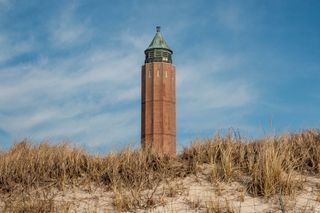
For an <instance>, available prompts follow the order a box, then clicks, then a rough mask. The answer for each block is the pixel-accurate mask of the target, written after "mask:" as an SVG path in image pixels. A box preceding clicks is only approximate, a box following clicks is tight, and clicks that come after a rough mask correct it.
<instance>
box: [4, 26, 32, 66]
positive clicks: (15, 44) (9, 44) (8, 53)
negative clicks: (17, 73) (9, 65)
mask: <svg viewBox="0 0 320 213" xmlns="http://www.w3.org/2000/svg"><path fill="white" fill-rule="evenodd" d="M31 44H32V41H30V40H28V41H20V40H18V41H16V40H13V39H12V38H11V39H10V34H8V33H7V32H3V31H0V65H1V63H3V62H6V61H7V60H10V59H12V58H14V57H16V56H18V55H20V54H24V53H28V52H30V51H31V50H32V46H31Z"/></svg>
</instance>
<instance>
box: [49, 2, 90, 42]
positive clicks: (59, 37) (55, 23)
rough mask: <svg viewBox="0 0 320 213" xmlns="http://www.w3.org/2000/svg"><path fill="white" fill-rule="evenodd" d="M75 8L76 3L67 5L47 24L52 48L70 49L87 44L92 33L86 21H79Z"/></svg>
mask: <svg viewBox="0 0 320 213" xmlns="http://www.w3.org/2000/svg"><path fill="white" fill-rule="evenodd" d="M77 7H78V5H77V2H74V1H73V2H72V3H69V5H67V6H65V7H63V8H62V10H61V11H60V14H59V15H58V16H54V17H52V20H51V21H50V22H49V26H48V31H49V35H50V41H51V43H52V44H53V46H54V47H56V48H70V47H72V46H75V45H79V44H82V43H84V42H87V41H88V40H89V39H90V38H91V36H92V33H93V32H92V28H90V27H89V23H88V19H82V18H81V19H80V17H79V16H77V15H76V14H77ZM79 19H80V20H79Z"/></svg>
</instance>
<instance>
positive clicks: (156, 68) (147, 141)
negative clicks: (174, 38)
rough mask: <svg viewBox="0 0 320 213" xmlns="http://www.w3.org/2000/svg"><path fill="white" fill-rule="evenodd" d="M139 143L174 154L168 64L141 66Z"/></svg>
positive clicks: (171, 72) (171, 81)
mask: <svg viewBox="0 0 320 213" xmlns="http://www.w3.org/2000/svg"><path fill="white" fill-rule="evenodd" d="M141 79H142V88H141V95H142V97H141V100H142V108H141V142H142V146H145V145H151V146H152V147H153V148H154V149H155V150H156V151H158V152H160V153H167V154H172V155H175V154H176V71H175V66H174V65H172V64H169V63H162V62H152V63H146V64H145V65H143V66H142V75H141Z"/></svg>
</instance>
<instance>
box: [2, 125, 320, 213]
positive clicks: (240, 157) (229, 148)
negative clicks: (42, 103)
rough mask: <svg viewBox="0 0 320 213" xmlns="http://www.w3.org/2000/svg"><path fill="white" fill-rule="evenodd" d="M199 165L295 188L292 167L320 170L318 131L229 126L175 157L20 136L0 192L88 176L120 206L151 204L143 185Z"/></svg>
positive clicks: (252, 185) (273, 190)
mask: <svg viewBox="0 0 320 213" xmlns="http://www.w3.org/2000/svg"><path fill="white" fill-rule="evenodd" d="M204 165H205V166H204ZM204 167H205V168H209V169H210V180H211V181H216V180H221V181H230V180H232V181H242V183H243V184H244V185H245V186H246V188H247V191H248V192H249V193H251V194H252V195H256V196H266V197H268V196H272V195H274V194H277V193H282V194H288V195H290V194H294V192H295V191H296V190H297V189H296V185H297V184H295V183H296V181H298V180H297V179H296V178H294V175H295V174H297V173H312V174H319V172H320V132H319V131H318V130H305V131H302V132H300V133H295V134H284V135H282V136H279V137H267V138H265V139H262V140H258V141H249V140H246V139H242V138H240V137H239V136H238V134H233V133H231V134H229V135H227V136H225V137H222V136H220V135H216V136H215V137H214V138H212V139H206V140H199V141H196V142H195V143H193V144H192V146H191V147H186V148H184V149H183V150H182V152H181V153H180V154H179V155H177V156H176V157H171V156H165V155H159V154H157V153H155V152H154V151H153V150H152V149H149V148H147V149H145V150H133V149H131V148H128V149H125V150H123V151H121V152H117V153H109V154H107V155H106V156H93V155H89V154H88V153H87V152H85V151H84V150H82V149H79V148H75V147H71V146H69V145H67V144H61V145H51V144H49V143H42V144H39V145H33V144H32V143H31V142H28V141H23V142H21V143H18V144H16V145H14V146H13V147H12V148H11V149H10V150H8V151H2V152H0V192H1V193H2V194H10V193H16V192H21V191H28V190H30V189H35V188H39V187H44V188H45V187H48V188H50V187H55V188H58V189H63V188H64V187H65V186H68V185H78V186H84V185H89V184H92V183H93V184H96V185H99V186H102V187H106V188H107V189H109V190H113V191H114V192H115V198H114V201H115V202H114V204H115V205H116V206H117V207H118V209H119V211H121V210H126V209H130V208H137V207H138V206H140V207H141V206H152V205H153V203H154V202H156V201H155V200H153V198H152V195H153V194H152V193H150V194H149V195H147V196H145V197H144V199H141V197H142V196H144V194H143V190H151V192H152V190H154V189H156V187H157V186H159V185H160V184H161V183H163V182H166V181H167V182H168V181H169V182H170V180H172V179H174V178H180V177H185V176H187V175H189V174H195V175H197V174H199V173H200V172H202V170H203V168H204ZM128 193H129V195H128ZM129 198H130V199H129ZM141 202H144V203H141ZM49 206H50V205H49ZM50 208H51V206H50Z"/></svg>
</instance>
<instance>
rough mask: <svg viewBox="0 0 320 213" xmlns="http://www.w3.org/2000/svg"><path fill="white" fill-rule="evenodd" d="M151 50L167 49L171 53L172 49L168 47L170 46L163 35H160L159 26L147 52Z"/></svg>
mask: <svg viewBox="0 0 320 213" xmlns="http://www.w3.org/2000/svg"><path fill="white" fill-rule="evenodd" d="M150 49H167V50H170V51H171V49H170V47H169V46H168V44H167V43H166V41H165V40H164V38H163V36H162V34H161V33H160V27H159V26H158V27H157V32H156V35H155V36H154V38H153V39H152V41H151V43H150V45H149V47H148V48H147V49H146V50H150Z"/></svg>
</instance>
